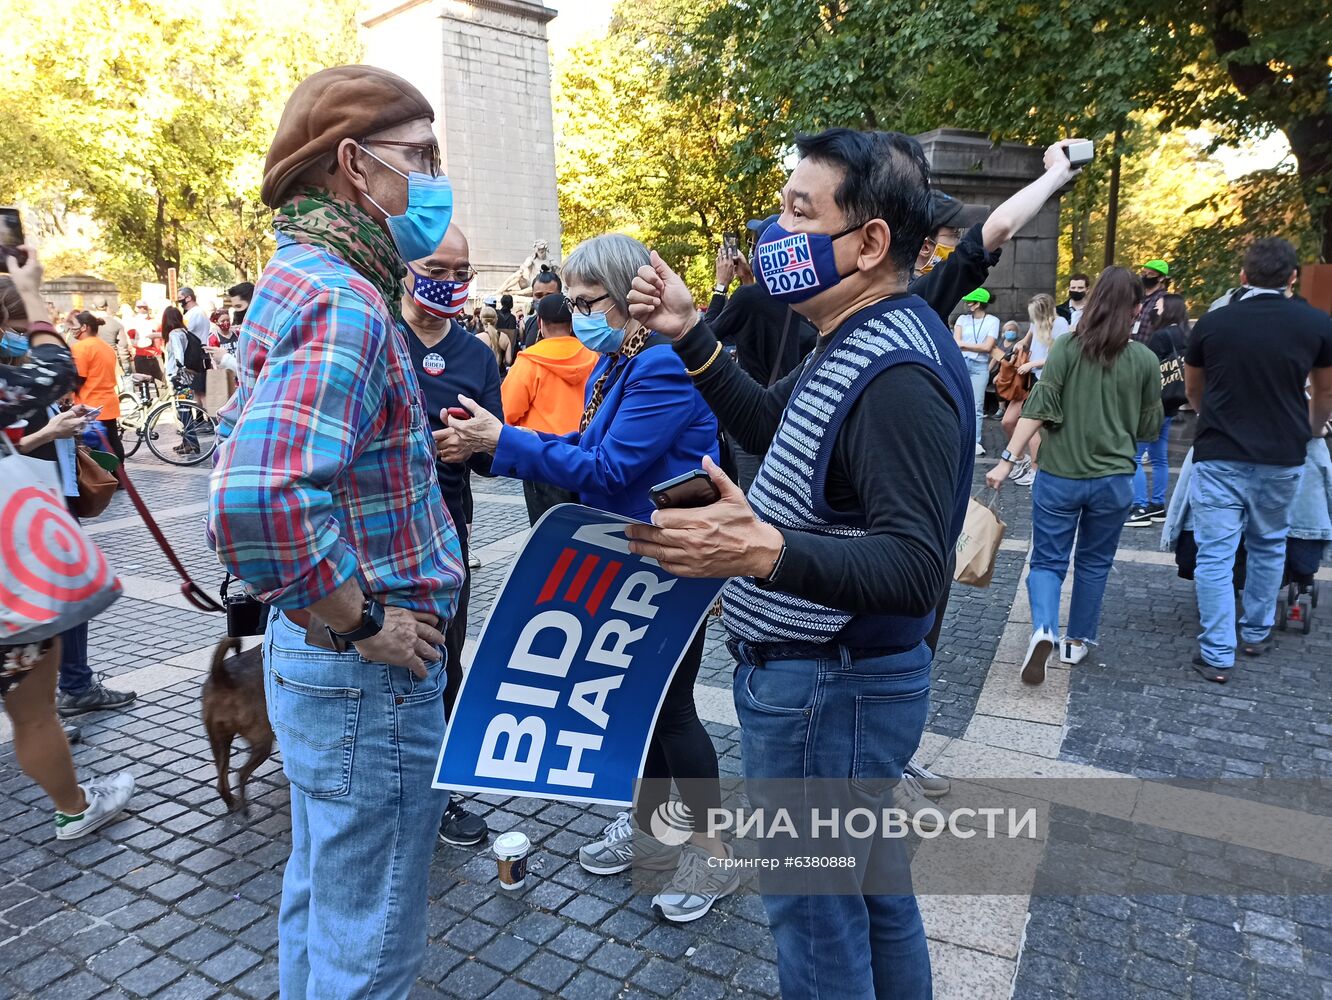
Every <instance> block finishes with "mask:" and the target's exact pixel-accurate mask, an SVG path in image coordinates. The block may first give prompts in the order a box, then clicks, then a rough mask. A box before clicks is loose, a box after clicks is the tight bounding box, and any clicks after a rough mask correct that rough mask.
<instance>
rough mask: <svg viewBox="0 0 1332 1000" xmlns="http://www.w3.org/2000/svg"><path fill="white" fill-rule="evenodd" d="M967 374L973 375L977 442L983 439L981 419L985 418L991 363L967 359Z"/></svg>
mask: <svg viewBox="0 0 1332 1000" xmlns="http://www.w3.org/2000/svg"><path fill="white" fill-rule="evenodd" d="M967 374H968V375H970V376H971V394H972V395H973V396H974V397H975V398H976V443H977V444H980V440H981V421H983V420H984V419H985V387H986V386H987V385H989V384H990V363H989V361H988V360H987V361H986V362H985V364H984V365H975V364H972V363H971V361H970V360H968V361H967Z"/></svg>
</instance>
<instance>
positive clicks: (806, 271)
mask: <svg viewBox="0 0 1332 1000" xmlns="http://www.w3.org/2000/svg"><path fill="white" fill-rule="evenodd" d="M859 228H860V226H852V227H850V228H849V229H843V230H842V231H841V232H840V233H833V234H832V235H829V234H827V233H793V232H791V231H790V230H789V229H783V228H782V226H781V223H778V222H774V223H773V224H772V225H771V226H769V227H768V228H767V229H765V230H764V231H763V236H762V237H760V239H759V241H758V245H757V246H756V247H755V248H754V275H755V276H756V277H757V278H758V279H759V280H760V281H762V282H763V285H764V287H765V288H767V290H768V294H769V295H771V296H772V297H773V298H774V299H780V300H781V301H782V302H791V303H794V302H804V301H805V300H806V299H809V298H813V297H814V296H815V295H818V294H819V293H820V292H826V291H827V290H828V289H829V288H832V287H833V285H835V284H837V283H838V282H839V281H841V280H842V277H843V275H842V274H841V273H840V272H839V271H838V270H837V259H836V257H835V256H834V255H833V241H834V240H839V239H841V238H842V237H843V236H845V235H847V234H848V233H854V232H855V231H856V230H857V229H859Z"/></svg>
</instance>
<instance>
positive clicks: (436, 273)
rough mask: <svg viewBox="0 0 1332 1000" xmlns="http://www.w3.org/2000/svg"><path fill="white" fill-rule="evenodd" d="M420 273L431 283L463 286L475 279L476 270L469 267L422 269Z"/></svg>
mask: <svg viewBox="0 0 1332 1000" xmlns="http://www.w3.org/2000/svg"><path fill="white" fill-rule="evenodd" d="M421 273H422V274H424V275H425V276H426V277H427V278H429V279H430V280H431V281H452V282H454V283H455V284H459V285H463V284H466V283H467V282H469V281H471V280H472V279H473V278H475V277H476V268H474V267H471V266H470V265H469V266H467V267H423V268H421Z"/></svg>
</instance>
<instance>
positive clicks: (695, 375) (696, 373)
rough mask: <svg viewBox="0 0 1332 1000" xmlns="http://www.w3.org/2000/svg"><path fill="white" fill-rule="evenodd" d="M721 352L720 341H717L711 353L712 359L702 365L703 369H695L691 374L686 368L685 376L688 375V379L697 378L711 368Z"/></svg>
mask: <svg viewBox="0 0 1332 1000" xmlns="http://www.w3.org/2000/svg"><path fill="white" fill-rule="evenodd" d="M721 352H722V345H721V341H718V342H717V349H716V350H715V351H713V352H712V357H710V358H708V360H707V361H705V362H704V363H703V367H702V368H695V369H694V370H693V371H692V372H691V371H690V370H689V369H688V368H686V369H685V374H686V375H688V376H689V377H690V378H698V377H699V376H700V375H702V374H703V373H704V372H705V371H707V370H708V369H709V368H711V367H712V363H713V362H714V361H716V360H717V356H718V355H720V354H721Z"/></svg>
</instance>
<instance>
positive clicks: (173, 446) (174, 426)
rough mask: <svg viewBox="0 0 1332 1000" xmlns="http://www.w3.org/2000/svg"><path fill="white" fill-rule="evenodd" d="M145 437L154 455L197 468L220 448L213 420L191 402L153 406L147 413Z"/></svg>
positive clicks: (167, 460)
mask: <svg viewBox="0 0 1332 1000" xmlns="http://www.w3.org/2000/svg"><path fill="white" fill-rule="evenodd" d="M200 432H211V433H200ZM144 437H146V438H147V439H148V448H149V449H150V450H151V451H152V453H153V454H154V455H156V456H157V457H158V458H160V459H161V460H162V461H163V462H168V463H170V464H171V465H198V464H199V463H200V462H203V461H206V460H207V459H208V458H209V456H211V455H212V454H213V451H214V450H215V449H216V448H217V433H216V425H215V424H214V421H213V418H212V417H211V416H209V414H208V411H207V410H205V409H204V408H203V407H202V406H200V405H199V404H198V403H193V402H190V401H188V400H181V401H180V402H176V403H160V404H158V405H157V406H154V407H153V409H152V412H151V413H149V414H148V425H147V427H145V428H144Z"/></svg>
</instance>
